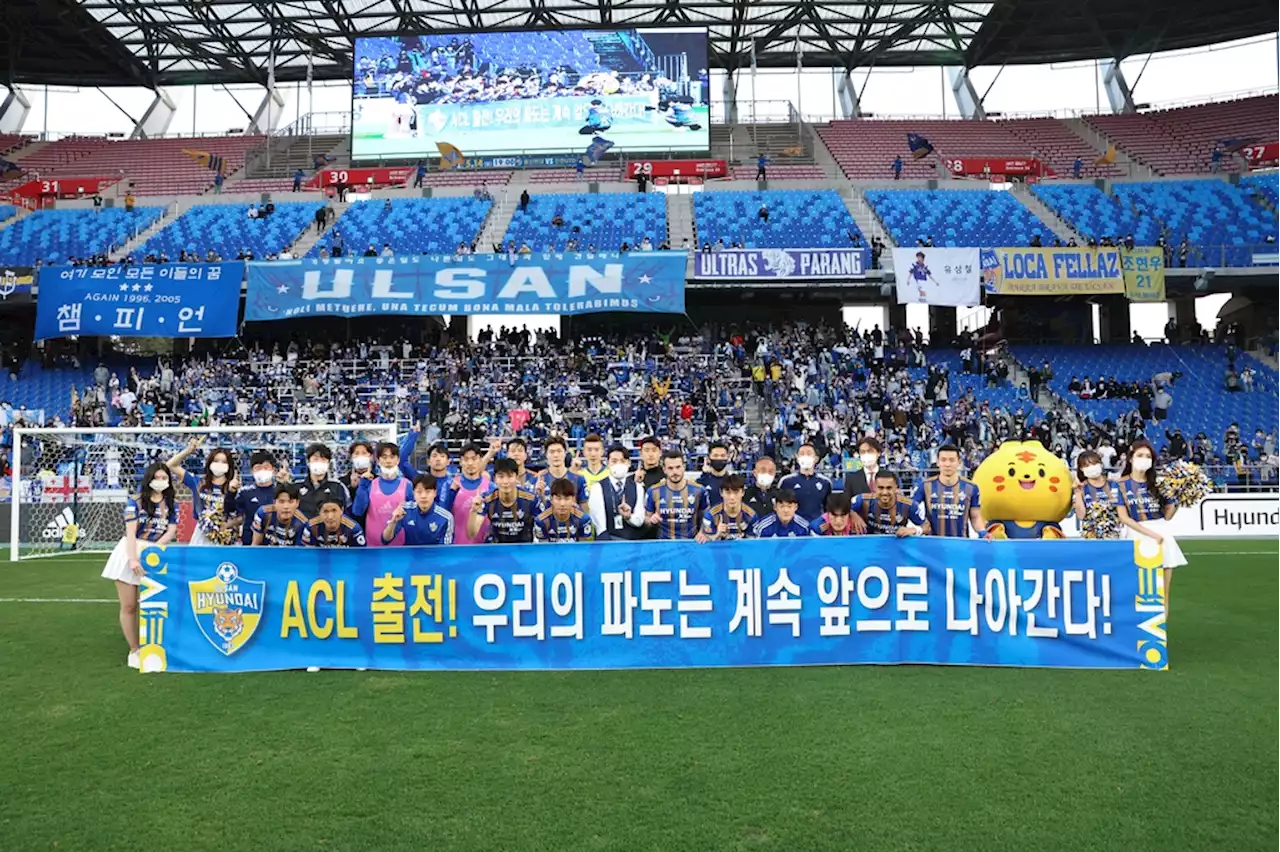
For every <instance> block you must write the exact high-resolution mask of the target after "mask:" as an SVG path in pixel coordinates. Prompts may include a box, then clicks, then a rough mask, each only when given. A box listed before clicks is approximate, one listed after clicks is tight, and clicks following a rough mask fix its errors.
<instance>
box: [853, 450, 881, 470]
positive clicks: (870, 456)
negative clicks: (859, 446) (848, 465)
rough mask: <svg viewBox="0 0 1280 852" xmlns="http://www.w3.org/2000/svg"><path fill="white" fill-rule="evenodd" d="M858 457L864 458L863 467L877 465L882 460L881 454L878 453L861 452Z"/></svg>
mask: <svg viewBox="0 0 1280 852" xmlns="http://www.w3.org/2000/svg"><path fill="white" fill-rule="evenodd" d="M858 458H859V459H861V460H862V466H863V467H875V466H876V465H877V464H878V463H879V461H880V456H879V455H877V454H876V453H861V454H859V455H858Z"/></svg>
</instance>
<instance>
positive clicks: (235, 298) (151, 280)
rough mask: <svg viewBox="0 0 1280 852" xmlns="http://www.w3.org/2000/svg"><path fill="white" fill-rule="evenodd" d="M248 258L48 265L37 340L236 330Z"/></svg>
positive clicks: (197, 334)
mask: <svg viewBox="0 0 1280 852" xmlns="http://www.w3.org/2000/svg"><path fill="white" fill-rule="evenodd" d="M243 281H244V263H242V262H239V261H234V262H231V263H160V264H147V265H145V266H107V267H97V266H46V267H44V268H43V269H41V270H40V272H39V276H38V278H37V279H36V282H37V284H38V285H39V294H38V296H37V298H36V339H37V340H48V339H49V338H53V337H70V336H72V335H77V334H91V335H102V336H109V335H115V336H117V337H235V335H236V325H237V318H238V317H239V313H240V285H241V283H242V282H243Z"/></svg>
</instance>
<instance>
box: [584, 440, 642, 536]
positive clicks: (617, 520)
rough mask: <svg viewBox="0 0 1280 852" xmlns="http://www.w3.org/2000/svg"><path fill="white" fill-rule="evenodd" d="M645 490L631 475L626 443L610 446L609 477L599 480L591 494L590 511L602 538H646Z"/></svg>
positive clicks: (588, 504) (588, 506) (598, 534)
mask: <svg viewBox="0 0 1280 852" xmlns="http://www.w3.org/2000/svg"><path fill="white" fill-rule="evenodd" d="M643 507H644V490H643V489H642V487H641V485H640V483H638V482H636V481H635V478H634V477H633V476H631V463H630V456H629V455H628V453H627V449H626V447H623V446H620V445H617V444H615V445H614V446H612V447H610V448H609V478H608V479H605V480H603V481H602V482H598V483H596V484H595V485H594V486H592V487H591V490H590V492H589V493H588V495H587V508H588V513H589V514H590V515H591V523H592V524H593V525H594V526H595V528H596V539H597V540H598V541H619V540H620V541H635V540H637V539H641V538H644V512H643V511H642V509H643Z"/></svg>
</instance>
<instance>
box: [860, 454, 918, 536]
mask: <svg viewBox="0 0 1280 852" xmlns="http://www.w3.org/2000/svg"><path fill="white" fill-rule="evenodd" d="M875 485H876V493H875V494H874V495H872V494H859V495H858V496H857V497H854V498H853V511H855V512H857V513H858V514H859V515H861V516H862V519H863V521H865V522H866V525H867V532H868V533H870V534H872V535H896V536H897V537H898V538H903V537H905V536H909V535H924V534H925V533H927V532H928V529H927V524H928V521H926V520H925V517H924V512H922V511H921V510H920V507H919V506H918V505H916V504H914V503H912V502H911V501H910V500H907V499H906V498H904V497H903V496H902V493H901V492H900V491H899V490H898V475H897V474H896V473H894V472H893V471H891V470H879V471H877V472H876V479H875Z"/></svg>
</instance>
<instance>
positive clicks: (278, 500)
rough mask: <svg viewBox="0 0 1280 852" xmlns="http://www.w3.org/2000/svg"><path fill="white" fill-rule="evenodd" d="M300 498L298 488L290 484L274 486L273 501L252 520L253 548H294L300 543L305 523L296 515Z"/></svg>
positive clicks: (305, 526)
mask: <svg viewBox="0 0 1280 852" xmlns="http://www.w3.org/2000/svg"><path fill="white" fill-rule="evenodd" d="M301 496H302V495H301V494H299V493H298V486H296V485H294V484H292V483H285V484H282V485H277V486H276V497H275V501H274V502H272V504H271V505H270V506H263V507H262V508H261V509H259V510H258V514H257V515H255V516H254V518H253V544H254V546H255V547H261V546H263V545H266V546H267V547H296V546H298V545H299V544H301V543H302V533H303V531H304V530H306V528H307V522H306V520H305V519H304V518H303V517H302V516H301V515H299V514H298V501H299V499H300V498H301Z"/></svg>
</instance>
